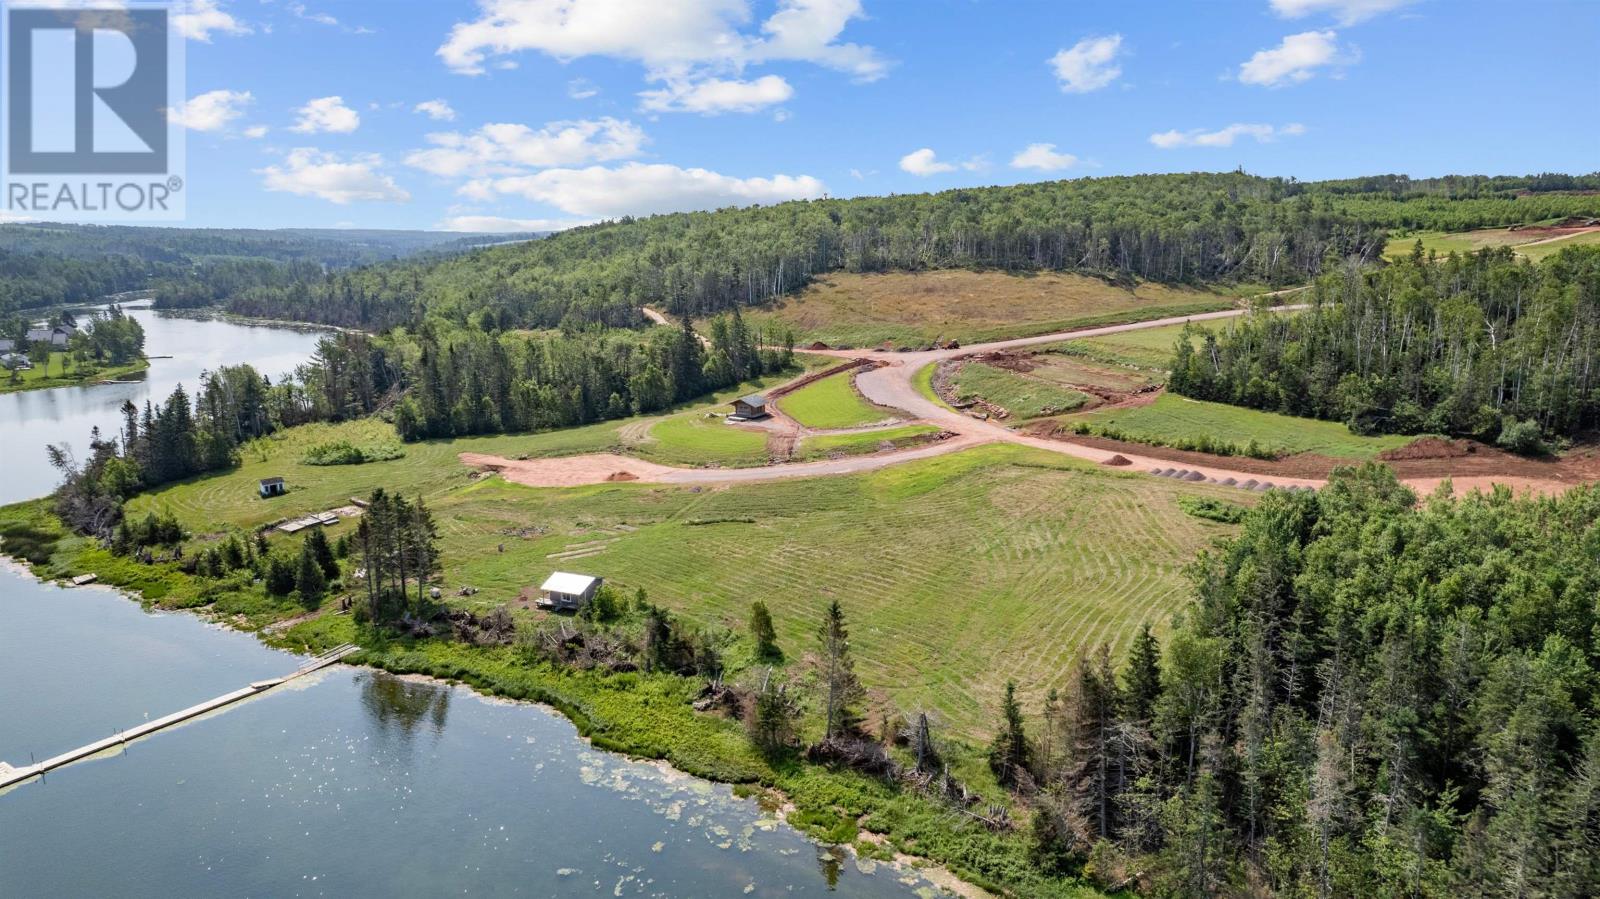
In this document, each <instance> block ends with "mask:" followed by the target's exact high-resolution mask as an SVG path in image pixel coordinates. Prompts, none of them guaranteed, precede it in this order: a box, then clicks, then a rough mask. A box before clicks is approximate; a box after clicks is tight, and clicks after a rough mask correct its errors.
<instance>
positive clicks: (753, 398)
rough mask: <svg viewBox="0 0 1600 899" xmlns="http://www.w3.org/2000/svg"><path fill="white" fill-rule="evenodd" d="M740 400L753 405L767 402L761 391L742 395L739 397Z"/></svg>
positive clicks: (762, 404)
mask: <svg viewBox="0 0 1600 899" xmlns="http://www.w3.org/2000/svg"><path fill="white" fill-rule="evenodd" d="M738 401H739V402H741V403H745V404H748V405H751V406H765V405H766V404H767V398H766V397H765V396H762V395H761V394H759V393H752V394H750V395H749V396H741V397H739V400H738Z"/></svg>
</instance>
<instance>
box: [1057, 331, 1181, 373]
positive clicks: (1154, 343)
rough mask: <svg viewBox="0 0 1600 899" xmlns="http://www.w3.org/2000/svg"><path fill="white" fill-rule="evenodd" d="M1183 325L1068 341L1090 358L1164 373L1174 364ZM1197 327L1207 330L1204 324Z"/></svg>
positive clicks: (1070, 345) (1073, 347) (1067, 344)
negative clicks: (1174, 349)
mask: <svg viewBox="0 0 1600 899" xmlns="http://www.w3.org/2000/svg"><path fill="white" fill-rule="evenodd" d="M1184 327H1185V326H1184V325H1166V326H1163V327H1160V328H1143V329H1140V330H1137V331H1123V332H1122V333H1120V334H1107V335H1106V336H1104V337H1088V338H1085V339H1082V340H1073V341H1068V342H1067V343H1066V344H1065V345H1066V346H1067V347H1068V348H1071V349H1075V350H1079V351H1081V352H1084V353H1085V354H1086V355H1087V356H1088V357H1089V358H1091V359H1097V360H1101V361H1104V362H1110V363H1113V364H1117V365H1124V366H1133V367H1137V368H1140V369H1160V370H1162V371H1165V370H1166V368H1167V365H1168V364H1169V363H1170V362H1171V361H1172V348H1173V347H1174V346H1177V343H1178V338H1179V337H1180V336H1182V334H1183V329H1184ZM1196 327H1200V328H1204V327H1205V325H1203V324H1201V325H1197V326H1196Z"/></svg>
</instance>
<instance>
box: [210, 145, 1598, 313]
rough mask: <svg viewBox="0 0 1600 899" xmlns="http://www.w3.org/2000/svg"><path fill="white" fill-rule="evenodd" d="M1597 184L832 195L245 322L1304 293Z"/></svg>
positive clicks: (1176, 183)
mask: <svg viewBox="0 0 1600 899" xmlns="http://www.w3.org/2000/svg"><path fill="white" fill-rule="evenodd" d="M1591 179H1592V176H1583V177H1582V178H1572V177H1571V176H1565V175H1562V176H1554V175H1550V176H1530V177H1527V178H1498V179H1481V178H1480V179H1471V178H1463V179H1457V182H1459V183H1457V182H1449V179H1440V181H1441V182H1448V183H1450V184H1451V185H1452V186H1450V187H1448V188H1447V187H1446V186H1443V185H1442V184H1435V183H1434V182H1412V181H1410V180H1409V179H1403V178H1400V177H1398V176H1388V177H1385V178H1377V179H1363V180H1362V181H1348V182H1326V183H1303V182H1297V181H1294V180H1292V179H1280V178H1260V177H1255V176H1251V175H1247V174H1244V173H1242V172H1232V173H1224V174H1181V175H1140V176H1132V177H1118V178H1092V179H1080V180H1075V181H1051V182H1043V183H1037V184H1019V185H1014V186H1008V187H988V188H965V189H958V190H950V191H945V192H942V193H937V194H909V195H898V196H889V197H859V198H854V199H823V200H814V201H797V202H791V203H781V204H778V205H775V206H765V207H749V208H742V209H740V208H728V209H721V210H717V211H714V212H697V213H680V214H673V215H660V216H653V217H650V218H643V219H632V218H624V219H621V220H618V221H614V222H606V223H602V224H597V225H592V226H587V227H582V228H574V229H571V230H569V231H563V232H560V233H558V234H555V235H551V236H550V237H548V238H545V239H543V240H539V241H533V242H528V243H523V244H518V245H513V246H500V247H491V248H487V249H483V250H479V251H477V252H473V253H469V254H463V255H460V256H454V257H450V258H436V257H435V258H419V259H416V260H403V261H400V262H397V263H390V264H380V265H371V266H362V267H359V268H354V269H350V270H344V271H338V272H333V273H330V274H328V275H326V276H320V277H314V278H309V279H301V280H297V281H295V282H294V283H293V284H290V285H288V286H284V285H281V284H265V283H264V284H260V285H252V286H250V287H248V288H246V289H243V290H239V291H237V292H235V293H233V294H231V295H229V297H228V300H227V307H228V308H229V309H230V310H231V311H234V312H237V313H240V314H246V315H255V316H263V317H271V318H286V319H295V320H303V321H313V322H321V323H325V324H334V325H340V326H346V327H361V328H366V329H368V330H374V331H381V330H384V329H386V328H388V327H392V326H395V325H401V324H408V323H414V322H416V321H418V320H420V318H421V317H422V316H423V315H424V314H428V313H434V314H440V315H444V316H447V317H451V318H454V319H456V320H463V319H464V318H465V317H466V316H467V315H469V314H477V312H478V311H479V310H482V309H484V308H489V309H493V310H496V311H497V312H503V314H504V315H505V317H506V322H507V323H508V324H514V325H516V326H520V327H529V328H551V327H558V326H561V325H562V324H563V323H566V324H568V325H572V324H574V323H601V324H605V325H609V326H613V327H629V326H637V325H641V324H643V320H642V318H641V316H640V315H639V313H638V307H639V306H641V305H653V306H656V307H658V308H662V309H665V310H667V311H669V312H672V313H674V314H682V313H689V314H692V315H696V316H699V315H704V314H708V313H712V312H717V311H722V310H727V309H730V308H732V307H734V306H741V305H744V306H748V305H758V304H761V303H764V302H766V301H768V300H770V299H772V298H774V297H776V296H779V295H782V294H784V293H787V292H789V291H792V290H795V289H797V288H800V287H802V286H804V285H806V284H807V283H809V282H810V280H811V279H812V278H813V277H815V276H817V275H819V274H823V273H827V272H833V271H847V272H879V271H891V270H893V271H921V270H928V269H939V268H972V269H999V270H1004V271H1013V272H1016V271H1041V270H1048V271H1076V272H1085V273H1092V274H1097V275H1101V276H1104V277H1108V278H1112V279H1118V280H1132V279H1146V280H1153V281H1161V282H1168V283H1207V282H1253V283H1268V284H1291V283H1300V282H1303V281H1305V280H1306V279H1308V278H1310V277H1312V276H1315V275H1318V274H1320V273H1321V272H1322V270H1323V266H1324V265H1325V262H1326V260H1327V259H1329V258H1335V259H1358V260H1365V261H1372V260H1376V259H1377V258H1379V256H1380V255H1381V254H1382V251H1383V246H1384V242H1385V239H1386V234H1387V232H1388V231H1389V230H1390V229H1392V228H1399V227H1411V228H1424V227H1425V228H1436V229H1456V228H1465V227H1477V226H1480V225H1487V224H1503V225H1509V224H1513V223H1516V222H1524V221H1538V220H1544V219H1548V218H1559V217H1564V216H1567V215H1591V216H1592V215H1600V196H1595V195H1591V194H1582V193H1565V192H1559V191H1563V190H1568V189H1569V188H1567V187H1566V185H1568V184H1587V183H1589V180H1591Z"/></svg>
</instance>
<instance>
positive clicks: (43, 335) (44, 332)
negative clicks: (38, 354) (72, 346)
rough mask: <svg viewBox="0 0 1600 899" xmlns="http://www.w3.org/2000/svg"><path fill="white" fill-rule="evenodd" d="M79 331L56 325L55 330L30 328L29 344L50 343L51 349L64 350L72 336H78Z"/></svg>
mask: <svg viewBox="0 0 1600 899" xmlns="http://www.w3.org/2000/svg"><path fill="white" fill-rule="evenodd" d="M77 331H78V329H77V328H73V327H69V326H67V325H56V326H55V327H53V328H29V329H28V342H29V343H48V344H50V348H51V349H56V350H64V349H66V348H67V342H68V341H70V340H71V339H72V335H73V334H76V333H77Z"/></svg>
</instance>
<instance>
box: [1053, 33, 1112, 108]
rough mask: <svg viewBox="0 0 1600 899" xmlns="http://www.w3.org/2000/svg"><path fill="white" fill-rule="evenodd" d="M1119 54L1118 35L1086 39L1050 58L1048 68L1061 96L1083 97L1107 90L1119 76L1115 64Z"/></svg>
mask: <svg viewBox="0 0 1600 899" xmlns="http://www.w3.org/2000/svg"><path fill="white" fill-rule="evenodd" d="M1120 52H1122V35H1120V34H1113V35H1109V36H1106V37H1086V38H1084V39H1083V40H1081V41H1078V42H1077V43H1076V44H1073V45H1072V46H1071V47H1069V48H1067V49H1065V50H1062V51H1061V52H1059V53H1057V54H1056V55H1054V56H1052V57H1050V67H1051V68H1053V69H1055V73H1056V78H1057V79H1058V80H1059V81H1060V82H1061V90H1062V92H1063V93H1068V94H1086V93H1089V92H1090V91H1097V90H1100V89H1101V88H1103V87H1107V86H1109V85H1110V84H1111V82H1113V81H1116V80H1117V78H1118V77H1120V76H1121V75H1122V67H1121V66H1120V65H1118V64H1117V54H1118V53H1120Z"/></svg>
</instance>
